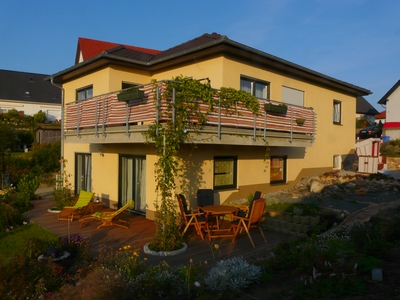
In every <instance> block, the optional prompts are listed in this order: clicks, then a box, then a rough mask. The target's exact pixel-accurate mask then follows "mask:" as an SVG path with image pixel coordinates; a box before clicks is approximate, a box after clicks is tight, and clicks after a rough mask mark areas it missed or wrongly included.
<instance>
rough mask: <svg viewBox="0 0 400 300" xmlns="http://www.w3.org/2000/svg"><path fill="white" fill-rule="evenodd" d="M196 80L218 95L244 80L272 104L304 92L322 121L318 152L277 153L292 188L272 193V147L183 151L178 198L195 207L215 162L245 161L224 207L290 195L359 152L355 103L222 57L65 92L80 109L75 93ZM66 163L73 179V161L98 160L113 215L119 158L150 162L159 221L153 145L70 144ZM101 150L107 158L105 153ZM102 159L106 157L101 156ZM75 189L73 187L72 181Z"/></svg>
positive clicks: (110, 73) (100, 187) (101, 187)
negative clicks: (265, 85)
mask: <svg viewBox="0 0 400 300" xmlns="http://www.w3.org/2000/svg"><path fill="white" fill-rule="evenodd" d="M181 74H182V75H184V76H192V77H193V78H197V79H199V78H204V77H208V78H210V80H211V84H212V86H213V87H214V88H220V87H221V86H225V87H233V88H236V89H239V87H240V75H245V76H249V77H253V78H256V79H260V80H263V81H267V82H270V98H271V99H273V100H281V99H282V86H285V87H290V88H294V89H298V90H302V91H304V97H305V98H304V105H305V106H306V107H313V108H314V110H315V112H316V114H317V124H316V128H317V134H316V139H315V142H314V144H313V146H312V147H308V148H299V147H297V148H296V147H270V148H269V150H268V151H269V154H270V155H280V156H281V155H286V156H287V157H288V160H287V181H288V184H280V185H276V186H271V185H269V180H270V178H269V164H268V160H265V158H266V152H267V148H268V145H266V146H265V147H254V146H253V147H245V146H236V147H233V146H213V145H199V147H198V149H195V150H193V152H192V149H191V148H190V147H189V146H187V147H189V148H187V147H184V148H183V149H182V151H181V155H182V159H183V160H184V161H185V164H184V165H185V166H186V168H187V170H186V169H185V173H184V174H182V176H181V178H180V179H178V181H177V185H178V187H179V188H178V190H177V192H179V190H181V191H182V192H184V193H185V194H186V195H187V197H188V198H189V199H190V201H191V204H192V205H195V203H194V202H193V201H195V192H196V190H197V189H198V188H212V187H213V157H214V155H237V156H238V188H237V189H230V190H226V191H219V192H218V193H216V194H215V202H216V203H223V202H225V201H227V200H235V199H240V198H244V197H246V196H247V195H248V194H249V192H254V191H255V190H261V191H262V192H263V193H267V192H271V191H276V190H279V189H284V188H288V187H289V185H290V184H293V183H294V182H296V180H299V179H300V178H301V176H303V175H304V176H306V175H309V174H318V173H322V172H325V171H330V170H332V167H333V157H334V156H335V155H338V156H340V157H341V158H342V160H344V159H345V158H346V156H347V155H348V154H349V153H350V152H351V151H352V149H354V137H355V126H354V113H355V110H356V97H355V96H349V95H346V94H342V93H339V92H335V91H333V90H330V89H325V88H322V87H320V86H314V85H312V84H309V83H306V82H302V81H301V80H299V79H298V78H290V77H288V75H287V74H285V75H282V74H278V73H274V72H272V71H269V70H262V69H259V68H257V67H253V66H248V65H245V64H244V63H241V62H238V61H234V60H229V59H227V58H223V57H219V58H212V59H209V60H208V61H197V62H193V64H190V65H186V66H182V67H177V68H175V69H174V70H165V71H162V72H158V73H155V74H153V75H152V77H151V78H150V76H149V74H146V73H143V72H139V73H137V74H132V71H131V70H129V69H124V68H121V67H118V68H117V67H112V68H107V69H104V70H99V71H96V72H94V73H93V74H89V75H87V76H85V77H83V78H78V79H76V80H74V81H71V82H67V83H65V84H64V88H65V99H66V103H68V102H71V101H75V93H76V90H77V89H79V88H82V87H85V86H88V85H93V94H94V95H100V94H104V93H107V92H110V91H116V90H119V89H121V82H122V81H127V82H133V83H143V84H144V83H148V82H150V80H151V79H157V80H163V79H171V78H172V77H174V76H177V75H181ZM334 100H339V101H342V110H341V112H342V122H341V124H340V125H335V124H333V117H332V115H333V101H334ZM64 149H65V150H64V151H65V158H66V159H67V160H68V162H69V163H68V165H67V168H66V170H67V172H68V173H70V174H72V175H73V173H74V153H75V152H89V153H90V152H91V153H92V166H93V167H92V180H93V182H92V191H94V192H95V193H99V194H101V195H102V199H103V200H106V202H108V205H109V206H110V207H113V205H114V204H116V202H117V201H118V154H121V153H124V154H138V155H139V154H143V155H146V166H147V169H146V176H147V178H146V196H147V199H146V201H147V205H148V207H147V217H148V218H150V219H152V218H153V216H154V214H153V212H154V201H155V200H156V193H155V188H156V186H155V182H154V163H155V162H156V156H155V154H154V148H152V146H151V145H136V144H107V145H92V146H90V145H88V144H70V143H68V139H67V140H66V142H65V147H64ZM100 149H101V150H100ZM100 153H103V155H100ZM72 182H73V181H72Z"/></svg>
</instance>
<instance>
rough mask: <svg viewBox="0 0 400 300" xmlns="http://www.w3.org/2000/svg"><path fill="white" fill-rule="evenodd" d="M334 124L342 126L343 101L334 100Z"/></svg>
mask: <svg viewBox="0 0 400 300" xmlns="http://www.w3.org/2000/svg"><path fill="white" fill-rule="evenodd" d="M333 124H339V125H340V124H342V101H339V100H333Z"/></svg>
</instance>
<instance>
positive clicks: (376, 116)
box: [375, 110, 386, 119]
mask: <svg viewBox="0 0 400 300" xmlns="http://www.w3.org/2000/svg"><path fill="white" fill-rule="evenodd" d="M375 119H386V110H384V111H381V112H380V113H379V114H377V115H375Z"/></svg>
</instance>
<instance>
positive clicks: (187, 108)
mask: <svg viewBox="0 0 400 300" xmlns="http://www.w3.org/2000/svg"><path fill="white" fill-rule="evenodd" d="M157 88H158V84H157V83H156V82H154V89H157ZM173 90H175V101H170V100H168V99H171V95H172V93H173ZM160 97H161V98H162V99H165V100H166V102H167V106H168V112H169V114H170V115H169V119H168V120H167V121H166V122H163V123H162V124H161V123H159V122H155V123H154V124H152V125H150V126H149V129H148V130H147V131H146V132H144V133H143V134H144V136H145V139H146V141H147V142H152V143H154V144H155V147H156V153H157V157H158V159H157V162H156V164H155V182H156V191H157V194H158V198H159V199H160V200H158V199H157V200H156V201H155V208H156V214H155V223H156V233H155V236H154V238H153V239H152V241H151V242H150V243H149V244H148V247H149V249H150V250H153V251H173V250H178V249H181V248H182V247H183V237H182V235H181V233H180V231H179V227H180V224H178V223H177V220H178V219H179V214H178V212H177V210H176V208H177V205H176V196H175V190H176V178H177V176H178V174H180V172H182V170H183V168H184V166H183V163H184V162H182V161H181V160H180V159H179V155H178V154H179V149H180V147H181V144H182V143H184V142H188V141H189V136H190V135H188V134H187V132H191V134H198V133H199V131H200V129H201V127H202V126H203V125H204V124H205V123H206V120H207V116H208V114H210V113H211V112H214V111H215V108H216V107H218V106H221V107H222V108H223V110H224V111H226V112H227V113H235V112H236V107H237V105H238V104H239V103H241V104H242V105H243V106H245V107H246V108H247V109H248V110H250V111H252V112H253V113H258V112H259V103H258V100H257V98H255V97H254V96H252V95H251V94H249V93H246V92H244V91H238V90H235V89H232V88H221V89H220V90H218V91H217V90H215V89H213V88H212V87H211V85H210V83H209V82H208V81H206V82H205V83H203V82H201V81H199V80H194V79H191V78H188V77H184V76H178V77H175V78H173V79H172V80H171V81H169V82H167V84H166V91H165V93H163V94H162V95H160ZM194 99H195V101H194ZM204 104H206V105H207V110H206V111H205V112H203V111H202V109H200V105H204ZM172 109H174V110H175V114H174V115H175V119H174V120H173V119H172V113H170V112H171V111H172Z"/></svg>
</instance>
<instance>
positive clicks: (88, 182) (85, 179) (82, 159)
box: [75, 153, 92, 195]
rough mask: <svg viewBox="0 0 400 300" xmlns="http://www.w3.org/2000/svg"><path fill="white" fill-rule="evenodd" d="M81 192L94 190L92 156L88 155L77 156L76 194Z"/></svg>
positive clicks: (77, 154)
mask: <svg viewBox="0 0 400 300" xmlns="http://www.w3.org/2000/svg"><path fill="white" fill-rule="evenodd" d="M81 190H84V191H88V192H90V191H91V190H92V155H91V154H88V153H76V154H75V194H76V195H77V194H79V192H80V191H81Z"/></svg>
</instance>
